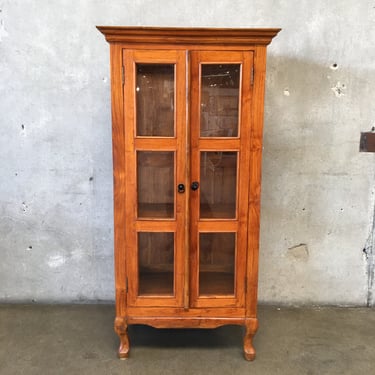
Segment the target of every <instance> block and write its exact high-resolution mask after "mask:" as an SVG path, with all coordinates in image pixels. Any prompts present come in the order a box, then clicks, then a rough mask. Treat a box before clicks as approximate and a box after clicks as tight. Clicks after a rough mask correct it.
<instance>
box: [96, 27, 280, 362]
mask: <svg viewBox="0 0 375 375" xmlns="http://www.w3.org/2000/svg"><path fill="white" fill-rule="evenodd" d="M98 29H99V30H100V31H101V32H102V33H103V34H104V35H105V37H106V39H107V41H108V42H109V43H110V53H111V98H112V139H113V176H114V230H115V238H114V246H115V282H116V319H115V331H116V332H117V334H118V335H119V337H120V348H119V352H118V354H119V357H120V358H127V357H128V355H129V349H130V344H129V337H128V333H127V328H128V325H129V324H147V325H151V326H154V327H157V328H172V327H174V328H215V327H219V326H221V325H225V324H238V325H243V326H245V327H246V333H245V336H244V342H243V346H244V355H245V358H246V359H247V360H253V359H254V358H255V349H254V346H253V337H254V335H255V333H256V331H257V328H258V320H257V318H256V314H257V309H256V306H257V285H258V259H259V225H260V187H261V152H262V135H263V111H264V108H263V107H264V84H265V71H266V46H267V44H269V43H270V42H271V40H272V38H273V37H275V36H276V35H277V33H278V32H279V31H280V29H223V28H222V29H212V28H194V29H190V28H160V27H154V28H152V27H113V26H98ZM137 64H138V65H139V66H140V68H139V69H138V68H137V66H138V65H137ZM158 64H159V65H158ZM160 64H162V67H161V65H160ZM202 64H211V66H212V67H213V68H212V69H211V68H208V69H206V68H204V69H203V70H204V72H206V73H207V72H208V74H207V75H205V77H204V80H205V81H204V83H203V84H202V82H201V81H202V79H203V78H201V72H202ZM214 64H217V65H218V66H228V68H229V70H230V69H232V67H235V68H234V69H237V70H234V73H233V74H235V75H234V76H233V77H234V80H233V82H235V84H234V86H233V87H235V88H236V89H235V90H237V92H234V91H235V90H233V89H232V90H226V89H225V90H226V91H225V90H223V91H220V90H217V88H215V85H214V84H213V85H212V89H211V84H210V82H209V79H211V78H209V77H211V76H212V79H213V80H216V81H215V82H217V83H218V84H219V85H225V84H226V83H225V82H227V83H230V82H229V81H228V80H226V78H224V77H223V76H220V74H219V75H218V76H217V77H219V78H217V77H216V78H215V77H214V76H215V74H214V73H215V71H216V70H217V69H216V67H214ZM226 64H227V65H226ZM230 64H232V65H230ZM166 65H167V66H166ZM160 67H161V69H159V68H160ZM237 67H240V73H239V75H238V74H237V73H236V72H238V68H237ZM137 69H138V70H137ZM219 70H220V69H219ZM219 70H218V71H219ZM158 71H160V72H161V73H160V75H158ZM123 72H124V84H123ZM206 73H205V74H206ZM219 73H220V72H219ZM224 73H226V72H224ZM142 74H144V76H142ZM172 76H173V77H174V80H175V82H174V84H173V82H172V79H171V77H172ZM143 78H144V79H145V80H144V81H141V80H142V79H143ZM203 91H204V92H203ZM137 92H141V95H140V96H137ZM211 96H212V98H210V97H211ZM140 100H141V101H140ZM137 103H138V104H137ZM203 106H205V109H204V110H203V109H202V108H203ZM204 111H205V113H203V112H204ZM202 113H203V114H202ZM201 116H202V118H201ZM204 116H205V119H204V121H205V122H204V123H203V117H204ZM137 121H138V123H137ZM210 121H211V122H210ZM215 121H216V122H215ZM235 121H237V122H238V124H236V123H235ZM233 122H234V123H233ZM222 125H223V126H222ZM163 126H167V127H168V129H164V128H163ZM221 126H222V127H221ZM201 128H202V132H201ZM136 129H138V130H136ZM228 129H229V130H228ZM137 133H139V134H137ZM153 134H154V135H155V136H152V135H153ZM163 134H164V135H163ZM201 134H202V136H201ZM161 135H163V136H161ZM209 135H212V136H211V137H210V136H209ZM232 135H233V136H232ZM225 152H227V154H225ZM210 153H211V154H210ZM171 155H172V156H171ZM201 155H206V156H207V155H208V156H210V157H211V159H210V161H211V164H212V165H210V166H209V165H207V166H206V167H210V168H211V169H209V168H208V169H207V168H206V169H205V168H202V165H203V162H202V160H203V159H202V158H201ZM216 156H217V160H216V159H215V157H216ZM212 158H213V159H212ZM233 158H235V159H233ZM214 159H215V160H214ZM234 160H235V162H234ZM171 164H173V166H172V167H170V166H171ZM201 164H202V165H201ZM193 181H197V182H199V183H201V186H200V188H198V190H195V191H193V190H191V189H190V185H191V183H192V182H193ZM178 184H183V185H184V186H185V191H184V192H183V193H178V192H177V185H178ZM202 184H203V185H202ZM202 186H203V189H202ZM203 194H205V195H206V196H205V197H204V198H203ZM201 201H202V204H201ZM215 233H216V234H217V235H216V237H215V235H214V234H215ZM200 248H201V249H200Z"/></svg>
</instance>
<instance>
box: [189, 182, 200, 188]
mask: <svg viewBox="0 0 375 375" xmlns="http://www.w3.org/2000/svg"><path fill="white" fill-rule="evenodd" d="M198 188H199V182H197V181H194V182H192V184H191V190H198Z"/></svg>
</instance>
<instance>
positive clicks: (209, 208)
mask: <svg viewBox="0 0 375 375" xmlns="http://www.w3.org/2000/svg"><path fill="white" fill-rule="evenodd" d="M235 215H236V209H235V205H234V204H201V206H200V217H201V219H235V218H236V216H235Z"/></svg>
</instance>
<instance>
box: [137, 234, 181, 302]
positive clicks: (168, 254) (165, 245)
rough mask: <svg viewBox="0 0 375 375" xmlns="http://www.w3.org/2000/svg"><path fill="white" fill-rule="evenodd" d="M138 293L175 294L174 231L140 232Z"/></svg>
mask: <svg viewBox="0 0 375 375" xmlns="http://www.w3.org/2000/svg"><path fill="white" fill-rule="evenodd" d="M138 267H139V273H138V280H139V288H138V294H139V295H140V296H142V295H143V296H144V295H173V289H174V288H173V269H174V233H159V232H158V233H155V232H139V233H138Z"/></svg>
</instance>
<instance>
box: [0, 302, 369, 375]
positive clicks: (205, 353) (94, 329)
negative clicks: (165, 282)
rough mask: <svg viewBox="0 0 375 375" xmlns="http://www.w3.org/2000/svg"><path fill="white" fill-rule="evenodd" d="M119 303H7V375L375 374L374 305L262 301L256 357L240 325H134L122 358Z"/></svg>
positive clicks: (3, 344) (0, 325) (3, 360)
mask: <svg viewBox="0 0 375 375" xmlns="http://www.w3.org/2000/svg"><path fill="white" fill-rule="evenodd" d="M113 318H114V306H109V305H70V306H60V305H53V306H44V305H0V374H1V375H8V374H17V375H18V374H27V375H32V374H38V375H43V374H48V375H54V374H80V375H83V374H90V375H94V374H113V375H114V374H132V375H135V374H142V375H145V374H163V375H168V374H205V375H208V374H215V375H219V374H251V375H257V374H262V375H268V374H270V375H271V374H272V375H274V374H288V375H293V374H298V375H301V374H307V375H313V374H319V375H321V374H329V375H334V374H340V375H343V374H353V375H360V374H366V375H367V374H375V310H374V309H366V308H301V309H294V308H293V309H292V308H283V307H281V308H280V309H279V308H277V307H271V306H261V307H260V308H259V320H260V328H259V331H258V333H257V335H256V338H255V346H256V349H257V359H256V360H255V361H254V362H246V361H245V360H244V359H243V357H242V334H243V330H242V328H241V327H235V326H227V327H221V328H218V329H215V330H170V329H169V330H157V329H154V328H151V327H144V326H134V327H130V329H129V333H130V339H131V345H132V346H131V355H130V358H129V359H128V360H125V361H120V360H118V359H117V358H116V349H117V345H118V339H117V336H116V334H115V333H114V332H113V329H112V326H113Z"/></svg>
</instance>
